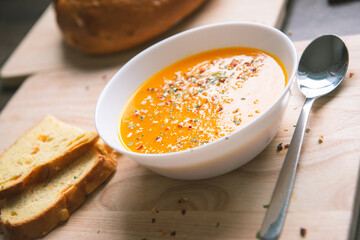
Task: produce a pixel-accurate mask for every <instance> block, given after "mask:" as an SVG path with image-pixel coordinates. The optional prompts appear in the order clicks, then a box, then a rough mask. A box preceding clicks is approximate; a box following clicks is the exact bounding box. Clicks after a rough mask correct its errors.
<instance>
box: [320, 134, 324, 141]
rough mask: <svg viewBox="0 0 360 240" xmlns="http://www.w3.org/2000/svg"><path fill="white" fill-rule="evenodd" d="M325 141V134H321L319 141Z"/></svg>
mask: <svg viewBox="0 0 360 240" xmlns="http://www.w3.org/2000/svg"><path fill="white" fill-rule="evenodd" d="M323 142H324V136H323V135H320V136H319V143H323Z"/></svg>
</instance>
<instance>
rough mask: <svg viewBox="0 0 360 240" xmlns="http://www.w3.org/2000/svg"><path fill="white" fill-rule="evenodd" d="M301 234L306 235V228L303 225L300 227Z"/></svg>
mask: <svg viewBox="0 0 360 240" xmlns="http://www.w3.org/2000/svg"><path fill="white" fill-rule="evenodd" d="M300 236H301V237H303V238H305V237H306V228H303V227H301V228H300Z"/></svg>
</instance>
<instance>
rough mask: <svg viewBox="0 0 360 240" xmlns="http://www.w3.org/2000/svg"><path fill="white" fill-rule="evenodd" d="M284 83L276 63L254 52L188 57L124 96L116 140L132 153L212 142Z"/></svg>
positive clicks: (220, 51) (248, 117) (271, 98)
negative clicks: (129, 94)
mask: <svg viewBox="0 0 360 240" xmlns="http://www.w3.org/2000/svg"><path fill="white" fill-rule="evenodd" d="M169 54H170V53H169ZM154 61H156V59H154ZM139 71H141V69H139ZM286 82H287V74H286V71H285V68H284V66H283V64H282V63H281V62H280V60H279V59H277V58H276V57H275V56H272V55H270V54H268V53H266V52H264V51H261V50H258V49H252V48H240V47H236V48H223V49H216V50H212V51H208V52H203V53H200V54H197V55H194V56H191V57H188V58H186V59H183V60H180V61H178V62H176V63H174V64H172V65H170V66H168V67H166V68H165V69H163V70H161V71H160V72H158V73H156V74H155V75H154V76H152V77H151V78H150V79H148V80H147V81H146V82H145V83H144V84H143V85H141V87H140V88H139V89H137V90H136V91H135V93H134V94H133V95H132V96H131V97H130V99H129V100H128V102H127V104H126V106H125V108H124V109H123V111H122V113H121V115H120V119H119V120H120V122H119V137H120V141H121V142H122V144H123V145H124V146H125V147H126V149H128V150H130V151H132V152H138V153H168V152H177V151H181V150H185V149H189V148H195V147H197V146H200V145H203V144H206V143H209V142H212V141H215V140H217V139H219V138H222V137H224V136H226V135H228V134H229V133H231V132H234V131H235V130H237V129H239V128H241V127H243V126H245V125H246V124H247V123H249V122H251V121H253V120H254V119H255V118H256V117H257V116H259V115H260V114H261V113H262V112H264V111H265V110H266V109H267V108H268V107H269V106H270V105H271V104H272V103H273V102H274V101H275V99H276V98H277V97H278V96H279V95H280V93H281V91H282V90H283V89H284V87H285V85H286ZM225 139H226V138H225Z"/></svg>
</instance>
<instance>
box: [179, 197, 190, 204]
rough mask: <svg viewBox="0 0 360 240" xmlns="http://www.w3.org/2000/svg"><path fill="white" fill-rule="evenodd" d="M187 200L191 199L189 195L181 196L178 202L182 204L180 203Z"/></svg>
mask: <svg viewBox="0 0 360 240" xmlns="http://www.w3.org/2000/svg"><path fill="white" fill-rule="evenodd" d="M187 201H189V199H188V198H187V197H181V198H180V199H179V201H178V203H179V204H180V203H185V202H187Z"/></svg>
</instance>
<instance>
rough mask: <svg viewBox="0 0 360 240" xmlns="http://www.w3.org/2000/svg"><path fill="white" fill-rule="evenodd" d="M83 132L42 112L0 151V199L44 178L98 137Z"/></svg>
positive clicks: (90, 144) (85, 149) (93, 133)
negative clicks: (42, 116)
mask: <svg viewBox="0 0 360 240" xmlns="http://www.w3.org/2000/svg"><path fill="white" fill-rule="evenodd" d="M98 138H99V136H98V134H97V133H96V132H86V131H84V130H81V129H79V128H76V127H73V126H70V125H68V124H65V123H63V122H61V121H59V120H57V119H56V118H54V117H52V116H46V117H45V118H43V119H42V120H41V121H40V122H39V123H38V124H37V125H35V126H34V127H33V128H31V129H30V130H29V131H28V132H27V133H25V134H24V135H23V136H22V137H20V138H19V139H18V140H17V141H16V142H15V143H14V144H13V145H12V146H11V147H10V148H9V149H7V150H6V151H5V152H4V153H3V154H2V155H0V199H3V198H8V197H10V196H11V195H14V194H17V193H19V192H21V191H22V190H23V189H24V188H25V187H26V186H27V185H29V184H30V183H35V182H40V181H42V180H44V179H47V178H49V177H51V176H53V175H54V174H56V173H57V172H58V171H59V170H61V169H63V168H64V167H65V166H67V165H68V164H69V163H70V162H71V161H72V160H73V159H74V158H77V157H79V156H80V155H82V154H83V153H84V152H85V151H87V150H88V149H89V148H91V146H92V145H94V143H95V142H96V141H97V140H98Z"/></svg>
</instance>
